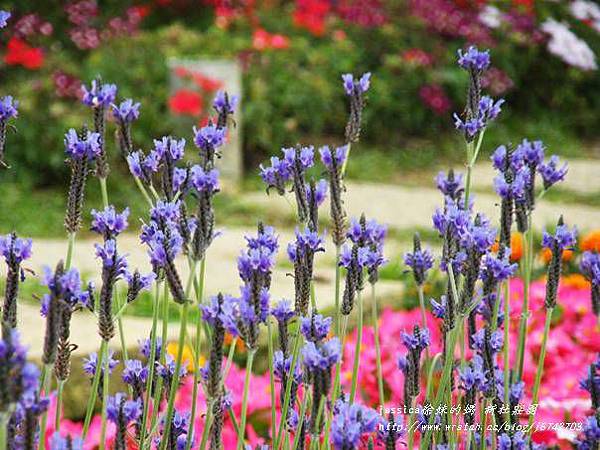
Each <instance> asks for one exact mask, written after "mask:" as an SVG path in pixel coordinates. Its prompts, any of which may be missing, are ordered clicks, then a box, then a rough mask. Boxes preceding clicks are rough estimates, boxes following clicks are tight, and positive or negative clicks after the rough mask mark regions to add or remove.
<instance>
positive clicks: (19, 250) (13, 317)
mask: <svg viewBox="0 0 600 450" xmlns="http://www.w3.org/2000/svg"><path fill="white" fill-rule="evenodd" d="M31 245H32V242H31V239H21V238H18V237H17V235H16V233H11V234H7V235H6V236H0V254H1V255H2V256H4V260H5V261H6V265H7V269H8V270H7V273H6V287H5V290H4V304H3V306H2V323H4V324H5V325H7V326H8V327H10V328H16V327H17V298H18V295H19V283H20V282H21V281H23V280H25V272H24V271H23V269H22V268H21V263H22V262H23V261H24V260H26V259H29V258H30V257H31Z"/></svg>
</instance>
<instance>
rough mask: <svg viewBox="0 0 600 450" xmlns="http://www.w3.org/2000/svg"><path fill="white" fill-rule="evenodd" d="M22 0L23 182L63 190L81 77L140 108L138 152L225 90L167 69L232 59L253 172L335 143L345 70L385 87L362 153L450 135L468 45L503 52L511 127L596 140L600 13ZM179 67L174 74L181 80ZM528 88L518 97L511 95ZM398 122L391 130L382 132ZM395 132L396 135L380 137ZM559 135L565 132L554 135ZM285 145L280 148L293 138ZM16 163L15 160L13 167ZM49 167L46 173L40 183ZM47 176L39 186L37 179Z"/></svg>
mask: <svg viewBox="0 0 600 450" xmlns="http://www.w3.org/2000/svg"><path fill="white" fill-rule="evenodd" d="M258 5H259V3H258V2H255V1H254V0H246V1H237V0H236V1H227V2H225V1H222V0H204V2H202V1H199V0H147V1H139V2H133V3H129V2H127V6H126V5H124V4H123V2H119V1H116V0H110V1H106V2H102V5H99V4H98V3H97V2H96V1H95V0H79V1H73V2H68V3H66V5H65V6H63V7H61V8H56V7H55V6H54V5H53V4H51V3H47V4H44V3H42V2H37V1H31V0H27V1H26V0H24V1H20V2H18V4H17V5H15V6H14V8H13V11H12V13H13V15H12V17H11V19H10V20H9V23H8V26H7V28H6V29H5V30H3V33H2V35H1V39H2V41H3V42H2V48H4V49H5V50H4V53H3V55H2V59H3V61H4V66H3V78H4V85H5V86H10V87H11V93H13V95H14V96H15V97H16V98H18V99H19V101H20V102H21V111H20V113H21V114H20V115H21V118H20V121H19V133H18V134H17V135H16V136H14V137H12V136H11V139H15V140H16V141H17V142H16V143H15V146H17V147H18V148H19V149H20V151H19V152H18V153H17V154H16V155H15V158H16V159H17V160H18V164H15V167H16V170H15V171H14V172H13V175H12V176H14V177H21V179H23V178H24V177H26V175H27V174H30V173H34V172H35V173H36V174H38V175H37V176H36V178H35V179H33V178H32V181H33V182H34V183H36V184H37V185H47V184H53V183H56V180H57V178H56V177H57V175H60V174H61V173H62V171H63V170H64V165H63V164H62V153H61V152H60V151H54V149H57V148H58V147H60V143H61V140H62V135H63V133H64V130H65V129H66V128H68V127H70V126H75V125H77V124H78V123H77V117H78V116H79V115H80V113H81V109H82V108H83V106H81V105H80V104H79V102H78V98H79V97H80V96H81V90H80V85H81V80H89V79H91V78H93V77H94V76H96V75H97V74H99V73H102V74H103V77H104V78H105V80H106V81H110V82H115V83H117V84H118V85H119V86H120V88H121V90H122V92H123V94H124V95H125V96H132V97H134V98H136V99H138V100H140V101H141V102H142V103H143V105H144V111H143V114H142V116H141V117H142V118H141V121H140V126H138V127H137V130H136V136H134V141H136V142H139V143H140V144H141V145H146V144H149V142H148V136H156V135H161V134H168V132H169V131H170V130H171V129H172V128H173V126H174V121H175V120H176V118H177V117H178V116H185V117H188V118H191V120H193V121H197V122H199V123H202V121H203V120H206V117H207V113H208V112H209V109H210V105H209V104H208V103H207V102H206V99H207V98H210V97H211V95H212V94H213V93H214V90H215V89H216V88H217V87H216V86H215V85H214V82H213V81H214V80H210V79H201V78H198V77H197V76H195V74H193V73H188V74H176V75H177V76H183V77H188V78H190V80H191V81H193V83H194V88H193V89H187V90H181V91H178V92H175V93H171V92H170V91H169V89H168V80H169V78H170V76H171V74H170V73H169V69H168V68H167V65H166V62H165V58H167V57H173V56H185V57H194V56H203V57H206V56H209V57H210V56H214V57H219V58H223V57H227V58H234V59H237V60H239V61H240V63H241V66H242V68H243V82H244V95H243V101H242V105H241V106H242V111H243V115H244V130H243V136H244V148H245V151H246V153H245V155H246V159H247V162H248V163H254V162H256V161H258V160H261V159H262V158H263V157H264V156H265V154H266V153H271V152H275V151H277V149H278V148H279V147H280V146H281V145H283V144H290V143H293V142H295V140H298V139H301V138H302V137H303V136H307V135H309V136H316V135H318V136H327V135H333V134H335V133H337V127H336V124H338V123H340V121H342V120H343V118H344V116H345V114H346V111H345V110H344V107H343V102H342V101H340V98H338V97H340V96H341V95H343V94H342V93H340V92H339V89H337V83H338V82H339V76H340V74H341V73H344V72H348V71H351V70H358V69H360V70H362V71H365V72H366V71H370V72H372V73H373V78H374V79H377V83H375V84H374V88H373V90H372V92H370V93H369V98H368V102H369V108H368V109H367V111H366V115H365V118H364V120H365V122H366V123H365V127H364V128H365V130H366V131H365V133H366V134H365V136H364V138H365V141H366V142H367V143H368V144H373V145H377V144H382V143H383V144H385V145H386V146H388V147H392V148H393V147H394V146H396V147H398V146H401V145H402V143H403V142H404V140H405V139H407V138H409V137H411V136H418V137H424V136H425V137H426V136H429V135H433V134H435V133H439V132H440V131H444V130H451V129H452V121H451V118H450V115H451V111H453V108H454V109H455V108H456V107H457V105H459V104H460V103H461V101H460V99H461V98H462V97H463V95H464V91H465V89H466V84H465V80H464V77H461V76H460V68H458V67H455V66H454V65H452V64H450V62H451V61H452V60H454V58H455V54H456V49H458V48H459V47H463V46H464V45H465V43H474V44H482V45H485V46H489V47H492V48H493V49H494V55H495V61H496V67H497V68H494V69H493V70H490V71H489V72H488V73H487V74H486V76H485V78H484V80H483V84H484V85H485V86H484V87H486V88H487V89H488V90H489V91H490V92H491V93H492V94H493V95H495V96H504V97H506V98H507V100H508V101H509V103H510V105H511V107H510V108H509V110H507V114H506V116H507V122H508V124H509V125H508V126H509V127H510V126H511V125H510V124H511V123H512V124H513V125H514V126H522V123H528V122H531V120H529V121H528V118H529V117H536V122H544V121H547V122H549V123H552V124H553V125H554V124H555V123H559V124H560V127H561V128H562V129H564V130H567V131H566V132H569V133H573V134H575V135H578V136H594V133H596V132H595V128H594V127H595V125H596V124H597V117H598V116H597V111H598V108H599V107H600V104H599V102H600V99H599V97H598V96H594V95H589V93H590V92H597V91H598V90H599V89H600V78H599V77H598V76H597V61H596V56H595V55H594V52H593V50H592V49H594V48H596V49H597V48H600V35H599V32H600V8H598V6H597V5H595V4H594V3H593V2H591V1H586V0H574V1H569V2H546V1H533V0H513V1H506V2H500V4H499V5H498V6H494V5H496V2H486V1H482V0H472V1H469V0H406V1H392V0H343V1H335V2H334V1H329V0H296V1H285V2H284V1H270V2H265V3H261V4H260V7H259V6H258ZM175 70H176V69H175ZM517 85H518V86H521V87H522V88H521V89H519V90H517V89H516V88H515V86H517ZM389 123H394V124H395V126H394V127H389V126H387V124H389ZM384 124H386V125H384ZM556 132H559V130H557V131H556ZM283 136H286V140H285V141H284V138H283ZM15 162H17V161H15ZM42 169H43V170H42ZM42 171H43V173H44V175H43V176H41V177H40V176H39V174H40V173H42Z"/></svg>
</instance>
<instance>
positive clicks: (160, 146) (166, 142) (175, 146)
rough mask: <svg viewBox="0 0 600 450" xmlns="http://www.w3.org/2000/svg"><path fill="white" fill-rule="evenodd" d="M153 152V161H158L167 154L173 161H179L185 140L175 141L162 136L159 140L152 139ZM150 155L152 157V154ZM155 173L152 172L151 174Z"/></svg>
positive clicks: (169, 137)
mask: <svg viewBox="0 0 600 450" xmlns="http://www.w3.org/2000/svg"><path fill="white" fill-rule="evenodd" d="M154 152H156V153H155V155H156V156H155V157H153V159H158V160H160V159H162V158H163V157H164V156H165V155H166V154H167V153H169V156H170V157H171V158H172V159H173V160H174V161H179V160H180V159H181V158H183V155H184V153H185V139H183V138H181V139H179V140H177V139H174V138H172V137H171V136H163V137H162V138H161V139H160V140H159V139H154ZM150 154H151V155H152V152H151V153H150ZM155 171H156V170H153V172H155Z"/></svg>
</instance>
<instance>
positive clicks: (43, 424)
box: [40, 364, 52, 450]
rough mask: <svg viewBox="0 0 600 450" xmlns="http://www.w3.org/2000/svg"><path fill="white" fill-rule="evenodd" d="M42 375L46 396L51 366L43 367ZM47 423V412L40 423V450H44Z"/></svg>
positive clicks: (50, 378)
mask: <svg viewBox="0 0 600 450" xmlns="http://www.w3.org/2000/svg"><path fill="white" fill-rule="evenodd" d="M43 370H44V374H43V382H42V388H43V390H44V393H45V395H46V396H48V395H49V394H50V385H51V382H52V365H51V364H46V365H44V369H43ZM47 422H48V410H46V411H44V414H43V415H42V421H41V424H40V450H44V448H45V447H46V423H47Z"/></svg>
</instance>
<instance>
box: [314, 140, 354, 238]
mask: <svg viewBox="0 0 600 450" xmlns="http://www.w3.org/2000/svg"><path fill="white" fill-rule="evenodd" d="M319 153H320V154H321V161H322V162H323V165H324V166H325V167H326V168H327V175H328V179H329V180H328V181H329V192H330V193H331V201H330V217H331V222H332V233H331V234H332V237H333V243H334V244H335V245H336V247H338V248H339V247H340V246H341V245H342V244H343V243H344V241H345V239H346V212H345V210H344V203H343V201H342V192H343V190H344V186H343V168H344V164H345V162H346V158H347V156H348V146H347V145H346V146H343V147H338V148H336V150H335V152H333V151H332V150H330V149H329V147H327V146H325V147H321V148H320V149H319Z"/></svg>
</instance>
